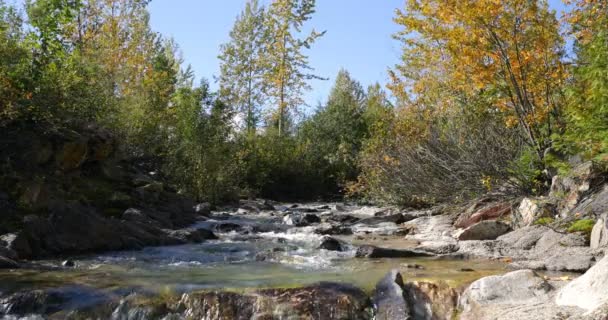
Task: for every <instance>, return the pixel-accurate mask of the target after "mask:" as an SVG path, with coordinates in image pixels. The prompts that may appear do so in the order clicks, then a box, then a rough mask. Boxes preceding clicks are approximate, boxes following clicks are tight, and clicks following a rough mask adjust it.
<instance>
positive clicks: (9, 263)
mask: <svg viewBox="0 0 608 320" xmlns="http://www.w3.org/2000/svg"><path fill="white" fill-rule="evenodd" d="M17 268H19V264H18V263H17V262H15V261H14V260H13V259H10V258H8V257H5V256H2V255H0V269H17Z"/></svg>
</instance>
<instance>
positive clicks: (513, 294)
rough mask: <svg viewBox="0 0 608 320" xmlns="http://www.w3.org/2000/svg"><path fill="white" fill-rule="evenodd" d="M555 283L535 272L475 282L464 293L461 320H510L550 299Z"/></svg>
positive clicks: (515, 272)
mask: <svg viewBox="0 0 608 320" xmlns="http://www.w3.org/2000/svg"><path fill="white" fill-rule="evenodd" d="M552 290H553V287H552V286H551V284H549V283H548V282H547V281H546V280H545V279H543V278H542V277H541V276H539V275H538V274H536V273H535V272H533V271H531V270H519V271H514V272H510V273H507V274H505V275H502V276H490V277H485V278H481V279H479V280H477V281H475V282H473V283H472V284H471V285H470V286H469V287H468V288H467V289H466V290H465V291H464V293H463V294H462V297H461V298H460V307H461V308H462V314H461V317H460V318H461V319H463V320H466V319H498V318H501V319H506V317H505V315H507V314H509V313H510V314H511V316H513V315H514V311H515V310H517V309H519V310H525V309H524V307H525V306H528V307H529V306H531V305H532V306H536V305H539V304H542V303H544V302H547V301H549V300H550V292H551V291H552Z"/></svg>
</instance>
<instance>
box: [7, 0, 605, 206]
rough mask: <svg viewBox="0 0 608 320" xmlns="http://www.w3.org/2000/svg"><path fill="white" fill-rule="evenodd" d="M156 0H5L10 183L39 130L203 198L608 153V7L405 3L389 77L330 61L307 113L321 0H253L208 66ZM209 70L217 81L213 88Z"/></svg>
mask: <svg viewBox="0 0 608 320" xmlns="http://www.w3.org/2000/svg"><path fill="white" fill-rule="evenodd" d="M148 3H149V1H146V0H35V1H33V0H30V1H27V2H26V3H25V5H23V6H18V5H15V4H9V3H6V2H5V1H0V65H1V67H0V96H1V99H0V133H1V135H2V138H0V143H2V144H1V145H0V146H1V147H2V149H3V150H2V153H4V155H3V156H2V159H1V160H2V163H1V164H0V165H1V168H2V169H1V170H0V180H1V181H2V183H0V185H2V187H4V188H6V189H7V190H10V188H11V185H10V183H11V181H13V180H12V178H11V176H13V175H14V172H15V170H17V169H16V168H18V167H19V164H18V163H17V162H18V161H17V160H15V159H16V158H15V157H12V156H11V155H10V152H9V150H8V149H9V147H8V146H10V145H11V143H14V141H18V140H19V136H20V135H23V134H24V133H25V132H30V133H31V132H34V134H36V135H42V136H44V135H53V134H63V133H64V132H72V131H74V132H81V131H83V130H84V129H83V128H87V127H91V126H95V127H101V128H104V129H105V130H109V131H110V132H111V134H112V135H114V136H116V137H120V148H119V150H120V157H121V158H122V159H146V161H149V162H150V163H153V165H154V166H155V167H156V168H158V169H159V170H160V171H162V172H163V174H164V175H165V176H166V177H168V179H169V180H170V183H171V185H172V186H173V187H174V188H175V189H176V190H178V191H179V192H181V193H183V194H188V195H191V196H192V197H194V198H196V199H198V200H199V201H209V202H212V203H222V202H229V201H233V200H236V199H239V198H254V197H262V198H272V199H310V200H314V199H336V198H346V199H352V200H356V201H363V202H372V203H383V204H398V205H401V206H407V207H426V206H430V205H434V204H438V203H445V202H449V201H462V200H466V199H471V198H473V197H475V196H479V195H480V194H483V193H487V192H493V191H501V192H506V193H511V194H514V195H538V194H542V193H543V192H546V191H547V189H548V187H549V185H550V181H551V178H552V177H553V176H554V175H556V174H557V173H565V172H568V170H569V169H570V166H571V162H572V159H573V158H577V157H578V158H583V159H585V160H589V159H593V160H596V161H599V162H605V161H606V160H608V158H607V157H608V5H607V4H606V2H604V1H593V0H591V1H590V0H568V1H567V5H568V8H569V10H568V12H567V13H566V15H565V16H564V17H563V18H558V17H557V13H556V12H555V11H553V10H551V9H550V8H549V6H548V3H547V2H546V1H542V0H539V1H528V0H505V1H494V0H480V1H465V2H463V1H454V0H407V1H405V4H404V7H402V8H399V9H396V11H395V14H394V17H393V21H394V23H395V24H397V25H398V26H399V28H400V31H399V32H398V33H396V34H394V35H393V38H394V41H395V42H396V43H398V44H399V47H400V48H401V59H400V62H399V63H398V64H397V65H394V66H389V68H388V73H389V75H390V81H388V83H378V84H375V85H371V86H369V87H363V86H362V85H361V84H360V83H359V82H358V81H357V79H354V78H353V77H352V76H351V75H350V74H349V72H348V70H341V71H340V72H339V73H338V74H337V75H331V76H332V78H333V79H334V80H333V82H334V83H333V88H332V90H331V92H330V95H329V96H328V97H327V100H326V101H327V102H326V103H323V104H320V105H318V106H315V107H316V108H315V110H314V112H312V113H308V114H306V113H304V112H302V110H303V108H304V100H303V95H304V93H305V92H306V91H307V90H310V81H313V80H315V79H323V76H327V75H323V76H321V75H317V74H315V72H314V66H312V65H310V63H309V55H310V54H314V46H315V41H317V40H318V39H320V38H322V37H323V36H324V33H325V32H324V31H314V29H313V31H312V32H304V31H303V29H304V28H303V27H306V28H307V30H308V28H311V27H314V14H315V1H314V0H274V1H272V2H271V3H270V4H268V5H267V6H263V5H261V4H260V3H258V1H257V0H251V1H249V2H247V5H246V7H245V8H244V10H243V11H242V12H241V13H240V14H239V15H238V16H237V17H236V19H235V20H234V25H233V28H232V30H231V32H230V36H229V40H228V41H227V42H226V43H225V44H223V45H222V46H221V48H220V52H221V53H220V56H219V61H220V64H221V65H220V70H221V72H220V74H219V75H217V79H214V80H205V79H203V80H202V81H197V82H196V83H195V80H194V79H195V75H194V73H193V71H192V68H190V67H189V66H188V65H187V64H186V63H185V61H184V60H183V59H182V58H181V51H180V48H179V44H177V43H176V42H175V41H174V40H172V39H171V38H168V37H165V36H163V35H161V34H158V33H157V32H155V31H154V30H152V29H151V27H150V14H149V12H148V8H147V6H148ZM209 81H217V82H218V83H219V89H218V90H217V91H212V90H211V89H210V83H209Z"/></svg>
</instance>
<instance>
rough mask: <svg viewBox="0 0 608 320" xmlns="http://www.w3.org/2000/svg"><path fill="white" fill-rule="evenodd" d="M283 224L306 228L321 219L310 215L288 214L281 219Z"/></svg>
mask: <svg viewBox="0 0 608 320" xmlns="http://www.w3.org/2000/svg"><path fill="white" fill-rule="evenodd" d="M283 222H284V223H285V224H287V225H290V226H296V227H306V226H309V225H311V224H314V223H320V222H321V219H320V218H319V217H318V216H317V215H315V214H312V213H290V214H287V215H286V216H285V217H283Z"/></svg>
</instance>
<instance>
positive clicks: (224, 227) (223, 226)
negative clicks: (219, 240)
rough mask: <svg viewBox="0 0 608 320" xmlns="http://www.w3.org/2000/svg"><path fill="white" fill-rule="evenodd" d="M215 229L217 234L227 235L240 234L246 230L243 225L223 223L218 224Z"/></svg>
mask: <svg viewBox="0 0 608 320" xmlns="http://www.w3.org/2000/svg"><path fill="white" fill-rule="evenodd" d="M214 229H215V231H217V232H222V233H226V232H232V231H236V232H240V231H242V230H243V229H244V228H243V226H242V225H240V224H237V223H232V222H221V223H218V224H216V225H215V227H214Z"/></svg>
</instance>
